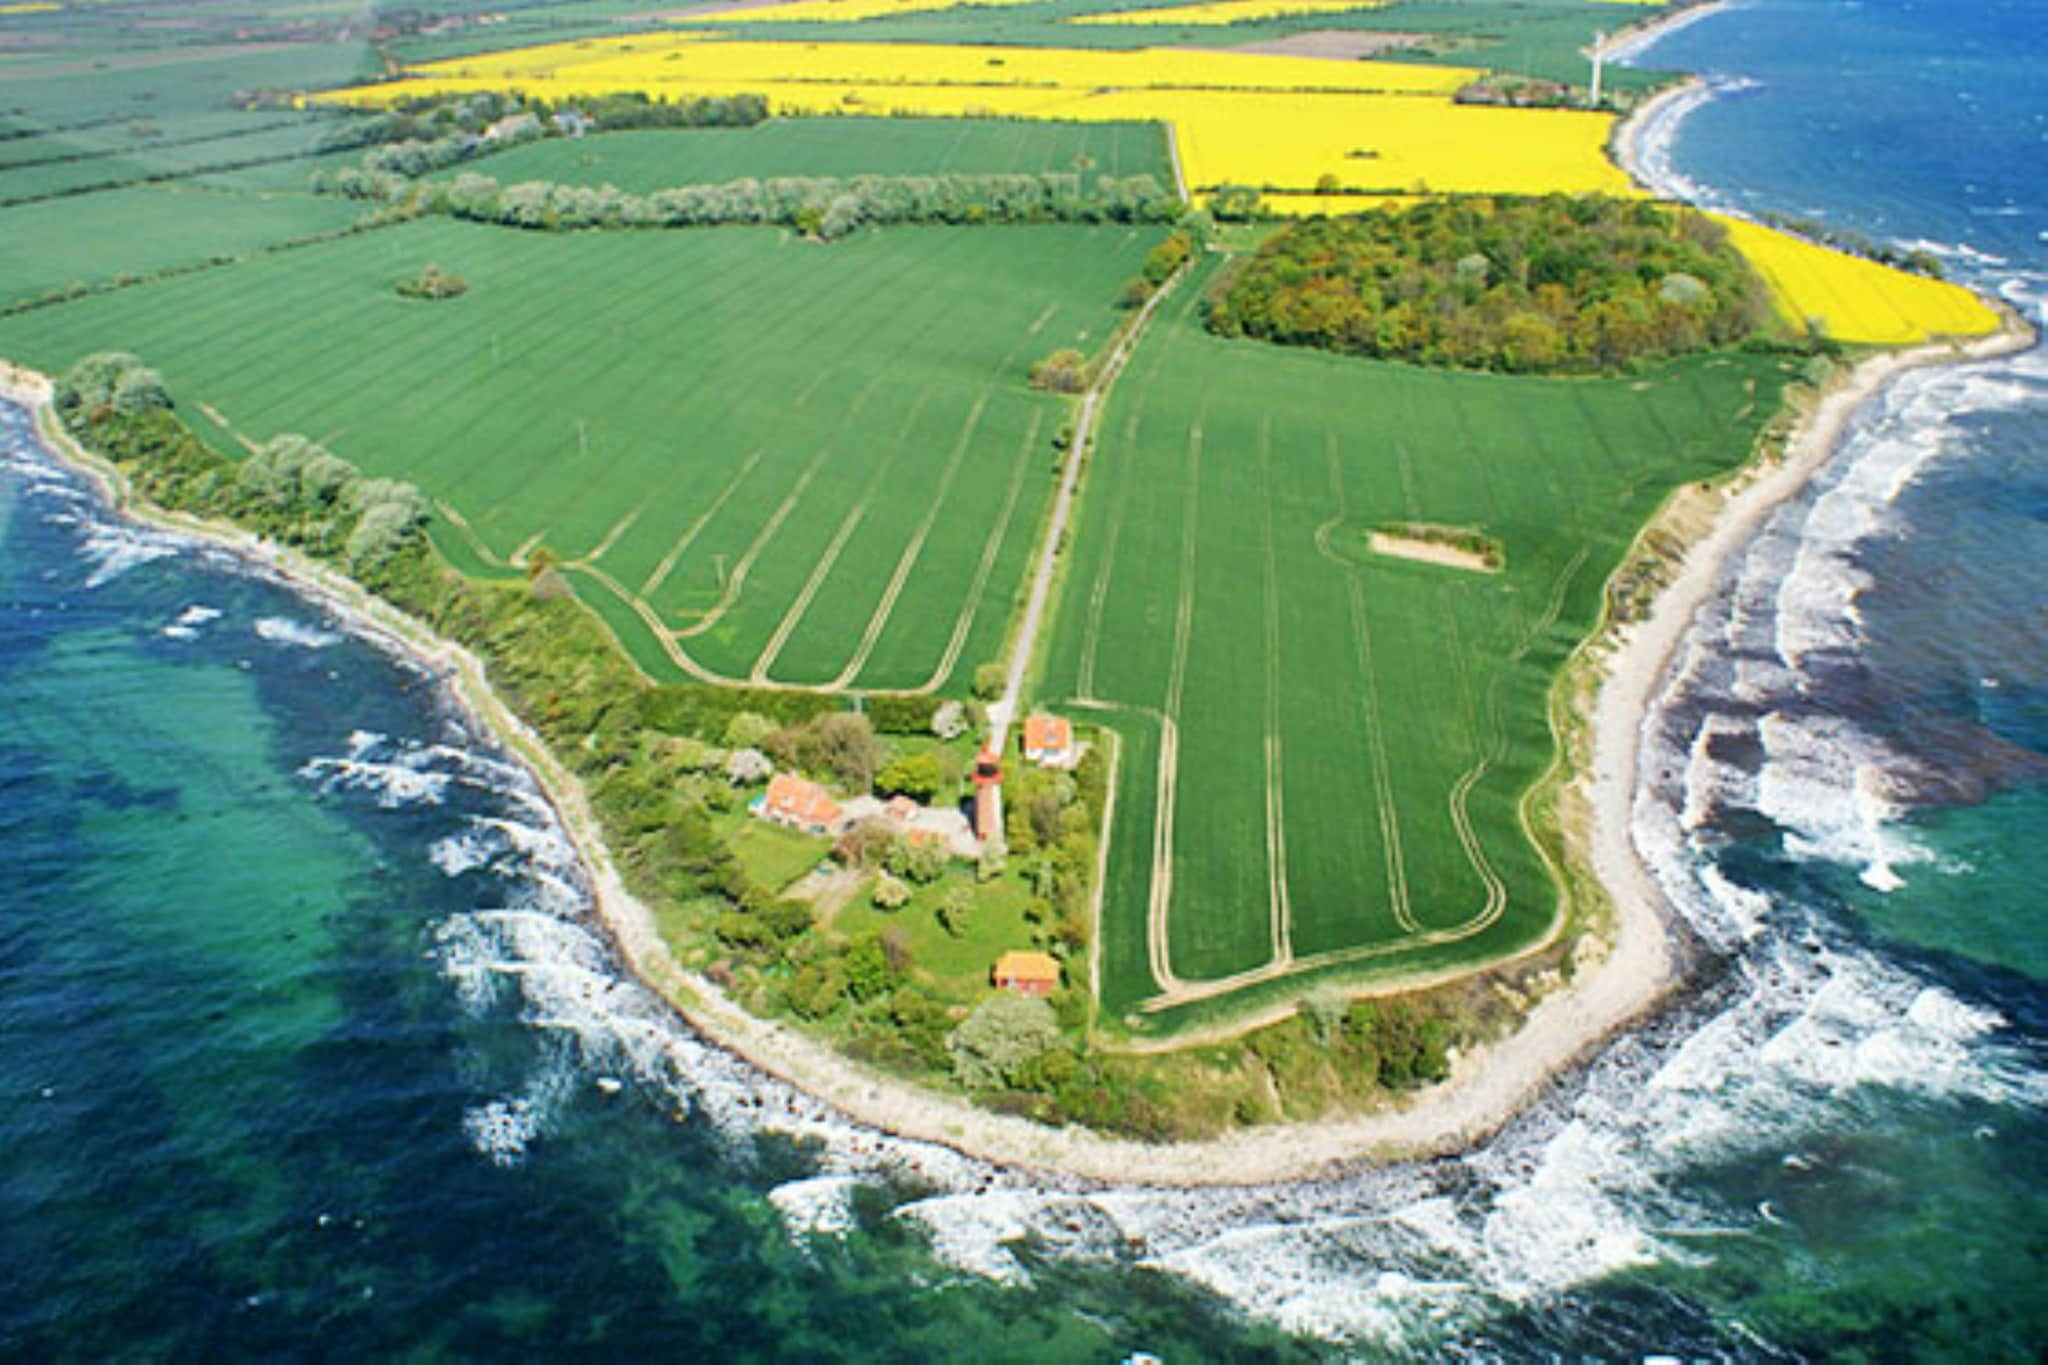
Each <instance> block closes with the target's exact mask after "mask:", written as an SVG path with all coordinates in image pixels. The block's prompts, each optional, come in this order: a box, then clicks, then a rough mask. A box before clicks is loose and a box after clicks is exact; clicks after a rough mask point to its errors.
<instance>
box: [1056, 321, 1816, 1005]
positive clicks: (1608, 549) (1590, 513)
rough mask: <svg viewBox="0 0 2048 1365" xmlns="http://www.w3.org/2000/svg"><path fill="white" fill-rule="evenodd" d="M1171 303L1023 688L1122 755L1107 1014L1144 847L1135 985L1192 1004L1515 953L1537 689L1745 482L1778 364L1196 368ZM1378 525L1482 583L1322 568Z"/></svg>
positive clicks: (1126, 382)
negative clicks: (1477, 540)
mask: <svg viewBox="0 0 2048 1365" xmlns="http://www.w3.org/2000/svg"><path fill="white" fill-rule="evenodd" d="M1196 283H1197V284H1199V283H1200V281H1197V282H1196ZM1199 297H1200V290H1199V288H1190V289H1187V290H1186V291H1185V292H1184V293H1182V294H1181V295H1180V296H1179V298H1178V299H1177V300H1176V301H1175V302H1174V304H1173V307H1172V311H1171V315H1170V316H1167V317H1164V318H1162V319H1161V320H1160V325H1159V326H1158V329H1157V330H1156V331H1155V332H1154V333H1152V334H1151V335H1150V336H1148V338H1147V340H1146V342H1145V343H1144V345H1143V346H1142V347H1141V348H1140V350H1139V352H1138V354H1137V356H1136V357H1135V358H1134V360H1133V362H1132V364H1131V366H1130V368H1129V369H1128V370H1127V372H1126V373H1125V375H1124V377H1123V378H1122V379H1121V380H1120V381H1119V384H1118V387H1117V389H1116V392H1115V396H1114V398H1113V401H1112V403H1111V405H1110V408H1109V410H1108V411H1107V412H1106V414H1105V418H1104V423H1103V426H1102V429H1101V435H1100V437H1099V440H1098V444H1097V448H1096V453H1095V455H1094V458H1093V460H1092V464H1091V468H1090V470H1089V474H1088V489H1087V494H1086V497H1085V499H1084V503H1083V511H1082V514H1081V521H1080V525H1079V528H1078V531H1077V536H1076V542H1075V550H1074V558H1073V561H1072V563H1071V564H1070V565H1069V566H1068V574H1067V587H1066V593H1065V596H1064V599H1063V601H1062V604H1061V606H1060V614H1059V617H1058V620H1057V623H1056V630H1055V636H1054V642H1053V648H1052V651H1051V653H1050V656H1049V665H1048V669H1047V672H1046V676H1045V678H1044V680H1043V684H1042V687H1041V691H1042V692H1043V693H1044V694H1045V695H1046V696H1047V697H1048V698H1051V699H1078V700H1080V701H1082V702H1084V703H1086V702H1094V703H1097V704H1099V705H1101V706H1103V707H1105V708H1107V709H1105V710H1103V711H1102V712H1101V713H1100V714H1101V715H1102V718H1103V719H1104V720H1105V721H1106V722H1107V723H1109V724H1111V725H1113V726H1115V727H1116V728H1118V730H1119V731H1120V732H1121V733H1122V735H1123V737H1124V754H1123V762H1122V764H1121V766H1120V769H1119V782H1118V795H1117V806H1116V815H1115V830H1114V834H1113V840H1112V849H1111V857H1110V876H1109V881H1108V885H1107V888H1106V893H1105V902H1104V904H1105V913H1104V924H1103V926H1102V934H1103V945H1102V950H1103V962H1104V981H1103V996H1104V1003H1105V1005H1106V1007H1107V1009H1108V1010H1109V1011H1110V1012H1111V1013H1112V1014H1119V1013H1124V1012H1128V1011H1131V1010H1133V1009H1134V1008H1136V1007H1138V1006H1140V1005H1141V1003H1142V1002H1145V1001H1147V1000H1150V999H1152V998H1153V997H1155V996H1157V995H1159V994H1160V992H1161V990H1162V988H1164V987H1166V986H1168V985H1169V984H1170V983H1169V982H1168V981H1167V980H1164V979H1160V978H1159V977H1157V976H1155V973H1154V972H1153V970H1152V966H1151V954H1150V952H1149V951H1148V944H1149V938H1148V928H1147V922H1148V921H1147V912H1148V906H1149V905H1150V904H1151V900H1152V896H1153V894H1154V876H1153V867H1154V850H1155V847H1157V848H1160V849H1162V850H1164V851H1165V853H1166V857H1165V858H1164V860H1163V863H1162V865H1163V866H1164V867H1166V868H1169V869H1170V871H1171V883H1170V894H1169V895H1168V896H1167V905H1168V913H1167V916H1166V931H1165V942H1164V944H1163V945H1160V946H1161V947H1163V949H1164V953H1163V956H1164V959H1165V966H1166V969H1167V971H1168V972H1169V973H1170V974H1171V975H1173V976H1176V977H1179V978H1181V980H1182V981H1183V983H1184V984H1185V985H1186V986H1188V987H1190V988H1193V993H1194V994H1195V995H1197V996H1199V994H1200V993H1201V990H1202V988H1203V985H1204V983H1215V982H1217V981H1219V980H1223V979H1227V978H1231V977H1233V976H1235V975H1237V974H1243V973H1253V974H1254V976H1253V977H1251V978H1249V979H1247V980H1245V981H1243V982H1241V983H1239V984H1241V985H1244V986H1258V985H1260V984H1261V982H1260V979H1259V977H1258V976H1257V975H1256V974H1257V973H1259V972H1260V971H1261V970H1262V969H1263V970H1266V971H1269V972H1270V971H1272V970H1273V965H1272V964H1275V963H1279V964H1291V965H1290V966H1289V968H1288V971H1287V972H1286V973H1285V975H1284V977H1283V979H1282V982H1281V984H1293V985H1295V986H1297V987H1298V985H1299V982H1300V979H1301V977H1302V975H1303V974H1312V973H1316V972H1331V971H1339V970H1341V971H1345V972H1349V973H1352V974H1361V973H1366V972H1388V971H1393V970H1397V969H1399V970H1408V969H1414V968H1417V967H1423V966H1434V965H1443V964H1446V963H1450V962H1468V961H1475V960H1479V959H1482V958H1485V957H1488V956H1492V955H1495V954H1498V953H1501V952H1503V951H1507V950H1510V949H1513V948H1515V947H1517V946H1521V945H1525V944H1528V943H1530V942H1532V941H1534V940H1535V939H1536V938H1538V937H1539V936H1540V935H1541V934H1542V933H1543V932H1545V930H1546V929H1547V927H1548V926H1549V925H1550V923H1551V922H1552V917H1553V914H1554V912H1555V910H1556V906H1557V892H1556V889H1555V887H1554V885H1553V884H1552V882H1551V880H1550V878H1549V876H1548V875H1547V873H1546V872H1545V869H1544V867H1543V865H1542V864H1541V862H1540V861H1539V859H1538V856H1537V854H1536V852H1535V850H1534V848H1533V847H1532V846H1531V844H1530V842H1529V840H1528V839H1527V838H1526V837H1525V836H1524V835H1523V833H1522V831H1521V829H1520V827H1519V815H1518V803H1519V802H1520V800H1521V798H1522V796H1523V794H1524V792H1525V791H1526V790H1527V789H1528V788H1529V786H1530V784H1531V783H1532V781H1533V780H1534V779H1535V778H1536V777H1537V776H1538V774H1539V773H1540V772H1541V771H1542V770H1543V768H1544V767H1545V766H1546V765H1547V764H1548V762H1549V761H1550V757H1551V754H1552V742H1551V736H1550V731H1549V728H1548V724H1547V720H1546V701H1547V695H1548V689H1549V686H1550V682H1551V679H1552V678H1553V677H1554V676H1555V674H1556V671H1557V669H1558V668H1559V666H1560V665H1561V664H1562V662H1563V660H1564V659H1565V657H1566V655H1567V653H1568V652H1569V650H1570V649H1571V648H1572V646H1573V644H1574V643H1575V642H1576V641H1577V640H1579V639H1580V638H1582V637H1583V636H1584V635H1585V634H1586V633H1587V632H1588V631H1589V630H1590V629H1591V627H1592V626H1593V624H1594V622H1595V620H1596V616H1597V613H1598V611H1599V607H1600V601H1601V593H1602V585H1603V583H1604V582H1605V580H1606V578H1607V576H1608V575H1609V574H1610V573H1611V572H1612V571H1613V569H1614V567H1615V566H1616V565H1617V564H1618V563H1619V561H1620V558H1621V555H1622V553H1623V551H1624V550H1625V548H1626V547H1627V545H1628V544H1629V542H1630V540H1631V539H1632V538H1633V536H1634V534H1635V532H1636V530H1637V529H1638V528H1639V527H1640V526H1641V524H1642V523H1643V521H1644V520H1645V519H1646V518H1647V517H1648V515H1649V513H1650V512H1651V511H1652V510H1653V508H1654V507H1655V506H1656V504H1657V503H1658V501H1659V500H1660V499H1661V498H1662V496H1663V495H1664V494H1665V492H1666V491H1667V490H1669V489H1670V488H1672V487H1673V486H1675V485H1676V484H1677V483H1679V482H1682V481H1684V480H1687V479H1696V478H1700V477H1703V476H1706V475H1710V474H1713V473H1715V472H1717V471H1720V470H1725V469H1727V468H1729V467H1731V466H1733V465H1734V464H1736V463H1738V462H1739V461H1740V460H1741V459H1742V458H1743V457H1744V456H1745V455H1746V454H1747V452H1748V450H1749V448H1750V444H1751V440H1752V437H1753V435H1754V433H1755V432H1756V431H1757V430H1758V428H1759V427H1760V426H1761V424H1762V423H1763V422H1764V421H1765V420H1766V419H1767V418H1768V417H1769V416H1770V415H1771V414H1772V412H1773V411H1774V409H1775V406H1776V403H1777V400H1778V394H1779V390H1780V388H1781V387H1782V385H1783V383H1784V382H1785V381H1786V379H1787V377H1788V374H1787V371H1788V368H1789V363H1788V362H1784V361H1781V360H1779V359H1777V358H1773V357H1759V356H1734V355H1726V356H1709V357H1699V358H1694V359H1691V360H1688V361H1685V362H1682V363H1679V364H1675V365H1671V366H1667V367H1664V368H1662V369H1659V370H1656V371H1653V372H1649V373H1646V374H1644V375H1643V376H1640V377H1637V378H1629V379H1614V380H1538V379H1514V378H1504V377H1495V376H1487V375H1475V374H1458V373H1451V372H1444V371H1430V370H1423V369H1417V368H1411V367H1404V366H1394V365H1381V364H1374V363H1370V362H1364V361H1356V360H1347V359H1343V358H1339V357H1334V356H1329V355H1324V354H1320V353H1312V352H1306V351H1293V350H1286V349H1282V348H1279V347H1272V346H1265V345H1261V344H1258V343H1251V342H1224V341H1219V340H1217V339H1215V338H1213V337H1211V336H1209V335H1207V334H1206V333H1205V332H1204V331H1203V330H1202V329H1201V325H1200V322H1199V320H1198V318H1197V316H1196V303H1197V300H1198V299H1199ZM1388 521H1423V522H1435V523H1441V524H1446V525H1456V526H1473V527H1479V528H1483V529H1484V531H1485V532H1486V533H1487V534H1489V535H1491V536H1494V537H1496V538H1497V539H1499V540H1500V541H1501V542H1503V543H1504V545H1505V547H1506V553H1507V569H1506V571H1505V572H1504V573H1499V574H1479V573H1471V572H1466V571H1462V570H1458V569H1453V568H1445V567H1439V566H1436V565H1429V564H1418V563H1411V562H1404V561H1398V560H1392V559H1376V558H1371V557H1368V561H1367V562H1365V563H1358V562H1356V561H1355V560H1352V559H1348V558H1346V557H1345V556H1343V555H1341V554H1334V553H1329V552H1328V549H1329V538H1330V537H1332V536H1341V535H1343V534H1344V533H1346V532H1348V531H1353V530H1356V529H1357V528H1363V527H1370V526H1373V525H1378V524H1382V523H1384V522H1388ZM1169 777H1170V778H1171V780H1172V781H1173V786H1172V788H1171V790H1172V798H1171V799H1170V800H1169V801H1166V802H1165V803H1164V804H1163V805H1162V804H1161V803H1160V802H1159V801H1158V794H1159V792H1160V790H1161V786H1160V784H1161V782H1162V780H1164V779H1165V778H1169ZM1162 826H1163V827H1162ZM1211 1012H1213V1006H1201V1005H1196V1006H1190V1007H1188V1008H1187V1009H1186V1010H1183V1011H1180V1012H1178V1013H1179V1014H1188V1013H1194V1014H1207V1013H1211ZM1176 1017H1178V1015H1177V1014H1176V1012H1173V1011H1169V1012H1167V1013H1166V1014H1165V1015H1155V1016H1154V1018H1155V1020H1156V1021H1157V1022H1158V1023H1160V1024H1166V1023H1170V1022H1172V1021H1173V1020H1174V1019H1175V1018H1176Z"/></svg>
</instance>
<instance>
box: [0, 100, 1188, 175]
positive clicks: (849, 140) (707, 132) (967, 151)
mask: <svg viewBox="0 0 2048 1365" xmlns="http://www.w3.org/2000/svg"><path fill="white" fill-rule="evenodd" d="M1083 167H1086V168H1089V173H1090V174H1097V175H1114V176H1127V175H1138V174H1150V175H1155V176H1158V177H1159V178H1160V180H1161V181H1162V182H1163V181H1165V180H1167V179H1168V177H1169V176H1170V174H1171V172H1170V170H1169V169H1168V167H1167V164H1166V142H1165V138H1164V136H1163V134H1162V133H1161V131H1160V129H1159V126H1158V125H1157V124H1150V123H1031V122H1026V121H1024V120H1021V119H1015V120H996V119H946V118H932V119H923V118H904V119H893V118H892V119H866V118H825V119H776V120H773V121H771V122H768V123H764V124H760V125H759V126H757V127H753V128H689V129H658V130H649V131H645V132H627V133H601V134H597V135H594V136H591V137H585V138H575V139H557V140H553V141H548V142H537V143H529V144H527V145H526V146H523V147H515V148H512V149H511V150H510V151H506V152H501V153H499V154H497V155H496V156H492V157H487V158H485V159H483V160H479V161H475V162H471V163H469V164H468V165H465V166H463V167H461V168H460V169H461V170H462V171H474V172H477V173H480V174H483V175H489V176H492V177H494V178H495V179H496V180H497V181H498V183H500V184H503V185H510V184H515V183H517V182H519V181H522V180H549V181H553V182H555V183H557V184H563V185H603V184H611V185H615V186H617V187H618V188H619V189H622V190H625V191H627V192H629V193H632V194H645V193H647V192H649V191H652V190H659V189H666V188H669V187H671V186H675V185H697V184H716V183H719V182H721V181H727V180H738V179H741V178H743V177H755V178H761V179H765V178H768V177H770V176H778V175H793V176H852V175H980V174H992V173H998V172H1013V171H1015V172H1037V171H1075V170H1080V169H1082V168H1083ZM457 173H458V172H456V171H449V172H445V173H444V174H443V175H442V176H440V177H437V178H441V179H446V178H451V177H452V176H454V175H455V174H457ZM4 183H5V182H4V181H0V185H4Z"/></svg>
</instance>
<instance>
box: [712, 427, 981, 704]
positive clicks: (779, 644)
mask: <svg viewBox="0 0 2048 1365" xmlns="http://www.w3.org/2000/svg"><path fill="white" fill-rule="evenodd" d="M930 400H931V394H930V393H929V392H926V393H921V394H919V395H918V396H917V401H916V402H915V403H912V404H911V405H910V408H909V411H907V412H906V413H904V415H903V421H902V422H901V424H900V425H899V426H898V427H897V431H896V444H895V445H894V446H892V447H891V448H890V453H889V456H888V458H887V459H885V460H883V461H882V462H881V463H880V464H878V465H876V466H875V468H874V469H873V470H872V471H870V473H869V474H868V485H867V488H866V489H865V490H864V491H863V492H862V493H861V498H860V501H859V502H858V503H856V504H855V505H854V508H853V510H852V511H851V512H849V513H848V514H847V516H846V520H845V521H843V522H841V523H840V525H839V529H838V531H836V532H835V533H834V534H833V536H832V539H831V541H830V542H828V543H827V544H826V546H825V549H824V552H823V553H822V554H820V555H819V556H818V560H817V562H816V563H815V564H813V565H812V566H811V574H810V577H809V578H807V579H805V580H804V586H803V588H802V589H801V590H800V591H799V592H798V593H797V595H796V597H795V598H794V599H793V600H792V601H791V602H790V604H789V607H788V609H787V610H786V611H784V612H783V614H782V620H781V621H779V622H778V623H777V624H776V627H775V633H774V634H773V635H771V636H769V637H768V643H767V644H765V645H763V646H762V648H761V653H760V654H759V655H758V656H756V657H755V659H754V666H753V669H752V670H751V672H749V674H748V675H747V681H748V682H749V683H750V684H752V685H753V686H755V687H761V686H766V685H770V684H773V685H776V686H788V687H808V688H812V690H816V691H820V692H836V691H839V690H840V688H841V684H840V683H838V682H837V681H834V682H830V683H825V684H823V685H822V686H816V687H812V685H811V684H803V683H787V684H776V683H775V680H774V679H772V678H770V677H769V676H768V670H769V669H770V668H772V667H773V666H774V664H775V660H776V658H777V657H778V656H779V655H780V654H781V653H782V650H783V647H784V646H785V645H787V644H788V643H789V639H790V637H791V636H792V635H794V634H795V633H796V630H797V627H798V626H800V625H802V624H803V619H804V617H805V615H807V614H808V613H809V611H810V609H811V603H812V602H813V601H814V600H815V599H816V598H817V596H818V593H819V592H820V591H821V590H822V589H823V588H824V586H825V583H826V581H827V580H828V579H830V578H831V576H832V570H833V569H834V568H835V567H836V566H837V565H838V563H839V556H840V555H841V554H843V553H844V552H845V550H846V546H847V544H848V542H849V541H851V540H852V539H853V536H854V533H855V532H856V531H857V530H858V529H859V527H860V526H861V524H862V523H863V522H865V521H866V520H867V514H868V508H869V507H871V506H873V505H874V501H875V498H876V497H877V495H879V494H880V492H881V490H882V486H883V485H884V484H885V483H887V482H888V478H889V471H890V470H892V469H894V468H895V467H896V461H897V458H898V457H899V456H900V455H901V454H902V453H903V448H904V446H905V445H906V444H907V443H908V442H909V439H910V432H911V428H913V427H915V426H916V425H917V419H918V416H919V415H920V414H921V413H923V411H924V406H925V404H926V403H927V402H929V401H930ZM982 402H983V403H985V402H987V399H986V398H984V399H983V400H982ZM981 406H982V405H981V403H977V404H976V405H975V409H974V416H973V417H971V418H970V419H969V424H970V430H971V429H972V424H973V423H974V422H978V421H979V420H980V418H981Z"/></svg>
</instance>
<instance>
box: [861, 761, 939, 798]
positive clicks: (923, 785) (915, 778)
mask: <svg viewBox="0 0 2048 1365" xmlns="http://www.w3.org/2000/svg"><path fill="white" fill-rule="evenodd" d="M939 781H940V774H939V759H938V755H936V754H929V753H925V754H909V755H907V756H905V757H903V758H899V759H897V760H895V761H894V762H893V763H890V764H889V765H888V766H887V767H885V768H883V769H882V771H880V772H879V773H877V774H875V790H876V791H879V792H882V793H884V794H886V795H890V796H907V797H909V798H911V799H912V800H913V801H929V800H931V799H932V798H933V797H934V796H937V795H938V794H939Z"/></svg>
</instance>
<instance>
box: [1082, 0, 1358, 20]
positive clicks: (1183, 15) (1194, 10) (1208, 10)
mask: <svg viewBox="0 0 2048 1365" xmlns="http://www.w3.org/2000/svg"><path fill="white" fill-rule="evenodd" d="M1386 3H1387V0H1208V3H1205V4H1193V5H1163V6H1161V7H1160V8H1158V9H1127V10H1116V11H1114V12H1111V13H1107V14H1082V15H1077V16H1075V17H1074V18H1072V19H1069V20H1067V22H1068V23H1070V24H1172V25H1176V26H1178V25H1182V24H1186V25H1191V26H1204V25H1222V24H1248V23H1251V22H1252V21H1253V20H1256V19H1293V18H1297V17H1299V16H1302V15H1313V14H1343V13H1345V12H1347V11H1349V10H1361V9H1381V8H1383V7H1384V6H1385V5H1386Z"/></svg>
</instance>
